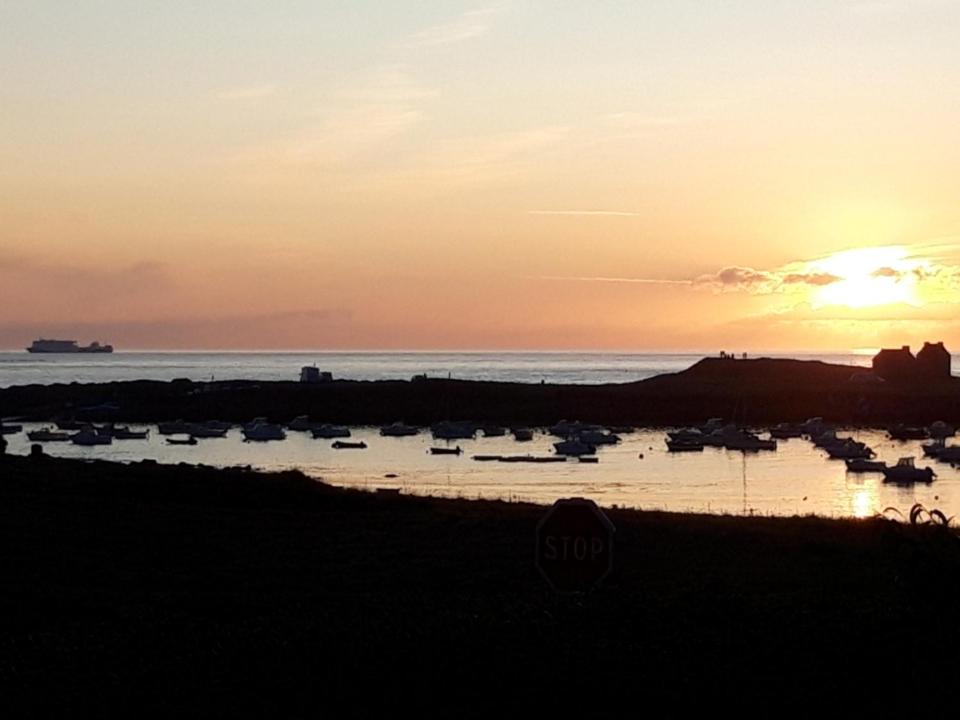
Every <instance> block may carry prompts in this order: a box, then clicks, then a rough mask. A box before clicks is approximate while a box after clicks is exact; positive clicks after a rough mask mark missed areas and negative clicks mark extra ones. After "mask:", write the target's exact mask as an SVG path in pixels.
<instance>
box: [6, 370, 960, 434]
mask: <svg viewBox="0 0 960 720" xmlns="http://www.w3.org/2000/svg"><path fill="white" fill-rule="evenodd" d="M958 382H960V381H958V379H956V378H951V379H949V380H945V381H940V382H927V381H924V382H915V383H899V384H897V383H885V382H877V381H876V380H875V378H871V377H870V376H869V373H867V372H866V371H865V369H864V368H858V367H853V366H846V365H832V364H828V363H823V362H818V361H800V360H781V359H769V358H758V359H750V360H733V359H719V358H705V359H703V360H701V361H700V362H698V363H696V364H695V365H694V366H692V367H691V368H689V369H688V370H685V371H684V372H680V373H673V374H667V375H660V376H657V377H654V378H649V379H646V380H642V381H639V382H634V383H625V384H618V385H547V384H523V383H494V382H471V381H466V380H444V379H418V380H413V381H381V382H356V381H349V380H339V381H335V382H331V383H321V384H317V385H303V384H299V383H292V382H254V381H234V382H209V383H206V382H190V381H187V380H182V381H173V382H167V383H165V382H152V381H138V382H122V383H104V384H77V383H71V384H69V385H63V384H59V385H47V386H44V385H30V386H21V387H14V388H7V389H4V390H0V412H2V413H3V414H4V415H5V416H23V417H27V418H33V419H39V420H48V419H52V418H54V417H57V416H81V417H88V418H90V419H95V420H108V419H114V420H124V421H130V422H154V421H158V420H174V419H177V418H183V419H186V420H205V419H211V418H217V419H223V420H233V421H237V422H239V421H246V420H249V419H251V418H253V417H257V416H266V417H268V418H269V419H271V420H273V421H276V422H285V421H289V420H290V419H292V418H293V417H295V416H297V415H310V416H312V417H313V418H314V419H316V420H319V421H327V422H338V423H348V424H380V423H389V422H393V421H395V420H403V421H405V422H408V423H416V424H429V423H432V422H435V421H438V420H448V419H470V420H477V421H486V422H499V423H503V424H513V423H517V424H533V425H546V424H551V423H554V422H556V421H558V420H561V419H564V418H566V419H580V420H584V421H592V422H599V423H608V424H635V425H666V424H684V423H691V422H700V421H702V420H704V419H706V418H708V417H724V418H728V419H732V420H735V421H738V422H744V423H757V424H759V423H775V422H781V421H790V420H792V421H798V420H804V419H806V418H808V417H812V416H823V417H824V418H826V419H828V420H831V421H835V422H841V423H848V424H886V423H893V422H910V423H914V422H916V423H922V422H932V421H934V420H945V421H948V422H952V423H958V422H960V384H958ZM111 404H112V405H111Z"/></svg>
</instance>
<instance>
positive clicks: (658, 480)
mask: <svg viewBox="0 0 960 720" xmlns="http://www.w3.org/2000/svg"><path fill="white" fill-rule="evenodd" d="M701 357H702V355H701V354H672V355H671V354H639V353H632V354H629V353H619V354H618V353H419V352H415V353H341V352H337V353H319V352H309V353H289V352H288V353H200V352H191V353H173V352H164V353H123V352H120V353H114V354H112V355H82V356H79V355H29V354H27V353H25V352H17V353H0V386H2V387H6V386H10V385H23V384H28V383H43V384H47V383H55V382H61V383H68V382H74V381H77V382H105V381H111V380H134V379H153V380H172V379H174V378H181V377H184V378H191V379H194V380H209V379H210V378H215V379H218V380H228V379H255V380H293V379H296V378H297V377H298V375H299V371H300V368H301V367H302V366H303V365H313V364H316V365H317V367H319V368H321V369H323V370H329V371H331V372H332V373H333V374H334V376H335V377H338V378H348V379H356V380H380V379H409V378H411V377H413V376H414V375H417V374H420V373H427V374H428V375H430V376H434V377H447V376H448V375H449V376H451V377H454V378H461V379H470V380H504V381H518V382H540V381H541V380H544V381H546V382H555V383H590V384H596V383H609V382H630V381H634V380H639V379H643V378H646V377H650V376H653V375H657V374H660V373H665V372H679V371H681V370H684V369H686V368H688V367H689V366H690V365H692V364H693V363H695V362H696V361H697V360H699V359H700V358H701ZM793 357H798V358H802V359H821V360H826V361H829V362H842V363H848V364H856V365H868V364H869V362H870V358H869V356H866V355H813V354H806V355H793ZM33 427H37V426H35V425H30V426H29V427H28V429H30V428H33ZM354 435H355V437H356V438H359V439H363V440H365V441H366V442H367V444H368V445H369V446H370V447H369V449H367V450H360V451H352V450H339V451H338V450H333V449H332V448H331V447H330V441H324V440H313V439H312V438H311V437H310V435H309V434H303V433H295V432H291V433H289V437H288V439H287V440H286V441H283V442H275V443H244V442H243V441H242V437H241V435H240V432H239V430H236V429H235V430H233V431H231V433H230V435H229V436H228V437H227V438H224V439H215V440H201V441H200V444H199V445H197V446H194V447H174V446H169V445H167V444H166V443H165V441H164V438H163V437H162V436H160V435H158V434H156V432H153V433H151V436H150V438H149V439H148V440H145V441H137V440H130V441H118V442H115V443H114V444H113V445H112V446H110V447H100V448H81V447H77V446H74V445H72V444H66V445H62V444H61V445H58V444H48V445H47V451H48V452H50V453H51V454H55V455H63V456H69V457H82V458H104V459H111V460H119V461H131V460H140V459H142V458H152V459H155V460H158V461H160V462H171V463H173V462H181V461H186V462H196V463H207V464H210V465H218V466H225V465H248V464H249V465H252V466H254V467H257V468H262V469H271V470H272V469H286V468H300V469H302V470H303V471H304V472H306V473H308V474H309V475H311V476H313V477H317V478H323V479H324V480H326V481H327V482H330V483H334V484H339V485H349V486H357V487H366V488H374V487H394V488H400V489H401V490H403V491H405V492H414V493H420V494H428V495H445V496H453V497H456V496H462V497H484V498H504V499H519V500H533V501H538V502H552V501H553V500H554V499H556V498H558V497H564V496H573V495H581V496H587V497H592V498H594V499H596V500H597V501H598V502H600V503H601V504H604V505H613V504H617V505H626V506H632V507H643V508H660V509H667V510H678V511H703V512H724V513H751V512H754V513H763V514H780V515H793V514H797V513H801V514H805V513H817V514H821V515H835V516H850V515H854V516H863V515H869V514H872V513H874V512H876V511H879V510H882V509H883V508H885V507H888V506H894V507H897V508H900V509H901V510H906V509H907V508H909V507H910V506H911V505H912V504H913V503H914V502H922V503H924V504H925V505H927V506H928V507H938V508H940V509H942V510H943V511H944V512H945V513H947V515H952V514H960V472H958V471H956V470H954V469H952V468H950V467H949V466H942V465H940V464H934V468H935V470H936V472H937V473H938V475H939V478H938V480H937V481H936V482H934V483H933V485H931V486H920V485H918V486H916V487H913V488H898V487H895V486H889V485H885V484H884V483H883V481H882V476H881V475H859V476H858V475H848V474H847V473H846V471H845V467H844V465H843V463H842V462H839V461H829V460H827V459H826V456H825V454H824V453H822V452H821V451H818V450H815V449H814V448H813V447H812V446H811V445H810V444H809V443H808V442H805V441H802V440H790V441H785V442H781V443H780V448H779V449H778V450H777V452H775V453H760V454H752V455H743V454H741V453H738V452H729V451H725V450H719V449H714V448H707V449H706V450H705V451H704V452H703V453H702V454H700V453H687V454H670V453H667V452H666V448H665V446H664V443H663V433H662V432H660V431H656V432H654V431H642V432H638V433H636V434H633V435H626V436H624V442H623V443H622V444H621V445H619V446H616V447H609V448H604V449H602V450H601V451H600V453H599V456H600V462H599V464H597V465H586V464H579V463H576V462H575V461H570V462H568V463H563V464H559V463H557V464H544V465H532V464H503V463H481V462H475V461H473V460H471V459H470V457H469V456H470V455H473V454H526V453H532V454H536V455H544V454H550V453H551V452H552V443H553V441H554V440H555V438H552V437H550V436H548V435H545V434H542V433H540V434H538V435H537V436H536V439H535V440H534V441H533V442H532V443H522V444H521V443H515V442H514V441H513V440H512V439H511V438H509V437H507V438H481V439H478V440H474V441H461V442H460V443H459V444H460V445H461V447H463V449H464V451H465V453H464V455H461V456H432V455H430V454H429V453H428V448H429V447H430V446H431V445H432V444H434V442H433V440H432V439H431V438H430V437H429V435H427V434H421V435H419V436H417V437H413V438H382V437H380V435H379V434H378V433H377V431H376V429H374V428H356V429H355V430H354ZM858 437H859V439H861V440H863V441H865V442H867V443H868V444H869V445H870V446H871V447H873V448H874V449H875V450H876V451H877V453H878V455H879V456H880V458H881V459H884V460H887V461H888V462H895V461H896V460H897V458H899V457H901V456H905V455H916V456H917V457H920V456H921V452H920V449H919V443H917V442H913V443H895V442H893V441H890V440H887V439H885V437H884V436H883V434H882V433H878V432H874V431H861V432H859V433H858ZM7 439H8V441H9V442H10V451H11V452H16V453H26V452H27V450H28V442H27V438H26V435H25V434H20V435H15V436H8V438H7ZM641 453H642V454H643V456H644V457H643V459H640V458H639V455H640V454H641ZM388 474H390V475H396V477H395V478H388V477H385V476H386V475H388Z"/></svg>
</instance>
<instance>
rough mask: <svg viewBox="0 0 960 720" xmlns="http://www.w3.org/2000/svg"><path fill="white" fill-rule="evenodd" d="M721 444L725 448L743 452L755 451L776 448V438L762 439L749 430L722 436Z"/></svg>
mask: <svg viewBox="0 0 960 720" xmlns="http://www.w3.org/2000/svg"><path fill="white" fill-rule="evenodd" d="M723 446H724V447H725V448H726V449H727V450H741V451H743V452H757V451H760V450H776V449H777V441H776V440H764V439H762V438H759V437H757V436H756V435H754V434H753V433H750V432H740V433H737V434H736V435H728V436H727V437H726V438H724V442H723Z"/></svg>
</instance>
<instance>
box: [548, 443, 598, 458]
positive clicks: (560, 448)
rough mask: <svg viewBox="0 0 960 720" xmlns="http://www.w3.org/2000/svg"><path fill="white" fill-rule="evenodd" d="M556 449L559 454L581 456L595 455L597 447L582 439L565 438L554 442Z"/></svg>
mask: <svg viewBox="0 0 960 720" xmlns="http://www.w3.org/2000/svg"><path fill="white" fill-rule="evenodd" d="M553 448H554V450H556V451H557V454H558V455H570V456H573V457H579V456H580V455H593V454H594V453H595V452H597V448H596V447H595V446H593V445H589V444H587V443H585V442H581V441H580V440H563V441H562V442H558V443H554V444H553Z"/></svg>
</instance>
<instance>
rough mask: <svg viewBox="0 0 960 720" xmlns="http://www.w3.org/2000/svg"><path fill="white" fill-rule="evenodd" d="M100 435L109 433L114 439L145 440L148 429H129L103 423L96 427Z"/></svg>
mask: <svg viewBox="0 0 960 720" xmlns="http://www.w3.org/2000/svg"><path fill="white" fill-rule="evenodd" d="M96 432H97V433H98V434H100V435H109V436H110V437H112V438H113V439H114V440H146V439H147V435H149V433H150V431H149V430H131V429H130V428H128V427H123V426H122V425H104V426H102V427H98V428H96Z"/></svg>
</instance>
